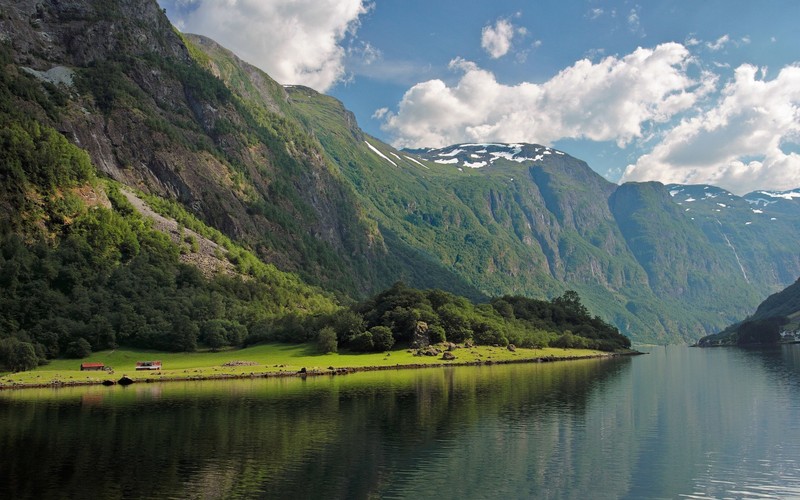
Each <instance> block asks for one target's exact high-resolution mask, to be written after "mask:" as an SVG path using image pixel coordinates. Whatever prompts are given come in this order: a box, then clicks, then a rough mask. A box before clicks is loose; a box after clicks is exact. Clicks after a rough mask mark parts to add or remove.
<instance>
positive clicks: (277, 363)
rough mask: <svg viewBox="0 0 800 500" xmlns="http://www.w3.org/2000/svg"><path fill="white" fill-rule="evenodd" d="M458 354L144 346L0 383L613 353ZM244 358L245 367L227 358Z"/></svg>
mask: <svg viewBox="0 0 800 500" xmlns="http://www.w3.org/2000/svg"><path fill="white" fill-rule="evenodd" d="M453 354H454V355H455V356H456V359H455V360H453V361H446V360H443V359H441V355H439V356H414V354H413V352H411V351H410V350H407V349H396V350H392V351H390V352H386V353H349V352H340V353H329V354H320V353H319V352H318V350H317V347H316V345H314V344H279V343H274V344H262V345H258V346H253V347H248V348H245V349H230V350H224V351H218V352H211V351H201V352H195V353H164V352H156V351H148V350H141V349H128V348H125V349H115V350H112V351H101V352H97V353H93V354H92V355H91V356H89V357H87V358H84V359H56V360H53V361H51V362H50V363H49V364H47V365H44V366H40V367H38V368H36V369H35V370H31V371H25V372H18V373H0V388H9V387H25V386H41V385H49V384H55V383H65V384H83V383H100V382H102V381H103V380H118V379H119V378H120V377H122V376H123V375H127V376H128V377H130V378H132V379H133V380H137V381H144V380H173V379H187V378H216V377H226V376H248V375H250V374H252V375H264V374H278V375H280V374H286V375H290V374H296V373H297V372H299V371H300V370H301V369H302V368H305V369H306V370H307V371H320V372H327V371H329V370H328V368H329V367H333V368H352V369H356V370H358V369H365V368H371V367H392V366H398V367H407V366H409V365H440V366H446V365H452V364H467V363H475V362H484V363H485V362H489V361H491V362H494V363H497V362H515V361H520V362H522V361H526V360H535V359H537V358H548V357H554V358H559V359H566V358H577V357H588V356H608V355H609V353H607V352H601V351H594V350H588V349H560V348H544V349H524V348H517V350H516V352H511V351H509V350H508V349H506V348H504V347H489V346H476V347H470V348H459V349H456V350H455V351H453ZM153 360H160V361H161V362H162V366H163V369H162V370H161V371H159V372H156V371H138V372H137V371H136V370H135V367H136V362H137V361H153ZM91 362H98V363H104V364H105V365H106V367H110V368H111V369H112V371H83V372H82V371H80V365H81V363H91ZM231 362H244V363H247V364H246V365H245V364H243V365H241V366H225V365H226V363H231Z"/></svg>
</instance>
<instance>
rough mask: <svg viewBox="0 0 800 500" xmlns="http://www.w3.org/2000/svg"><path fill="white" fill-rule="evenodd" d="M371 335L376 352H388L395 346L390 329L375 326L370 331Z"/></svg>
mask: <svg viewBox="0 0 800 500" xmlns="http://www.w3.org/2000/svg"><path fill="white" fill-rule="evenodd" d="M369 333H370V334H372V344H373V349H374V350H375V351H378V352H383V351H388V350H389V349H391V348H392V346H393V345H394V336H393V335H392V330H391V329H390V328H389V327H386V326H373V327H372V328H370V329H369Z"/></svg>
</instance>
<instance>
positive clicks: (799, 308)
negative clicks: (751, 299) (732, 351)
mask: <svg viewBox="0 0 800 500" xmlns="http://www.w3.org/2000/svg"><path fill="white" fill-rule="evenodd" d="M798 331H800V280H797V281H795V282H794V283H793V284H792V285H790V286H788V287H786V288H785V289H783V290H781V291H780V292H778V293H775V294H772V295H770V296H769V297H767V298H766V300H764V302H762V303H761V304H759V306H758V308H757V309H756V312H755V313H753V314H752V315H751V316H749V317H747V318H746V319H745V320H744V321H741V322H738V323H735V324H733V325H730V326H729V327H727V328H725V329H724V330H723V331H721V332H720V333H717V334H714V335H708V336H706V337H703V338H701V339H700V340H699V341H698V342H697V345H698V346H700V347H711V346H719V345H736V344H738V345H749V344H773V343H776V342H779V341H781V340H784V339H783V338H782V334H783V333H785V332H792V333H790V335H791V337H790V338H789V340H791V341H794V340H797V339H796V337H797V333H796V332H798Z"/></svg>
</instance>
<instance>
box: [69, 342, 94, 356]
mask: <svg viewBox="0 0 800 500" xmlns="http://www.w3.org/2000/svg"><path fill="white" fill-rule="evenodd" d="M91 353H92V345H91V344H90V343H89V341H88V340H86V339H85V338H83V337H80V338H78V339H75V340H73V341H72V342H70V343H69V344H67V350H66V352H65V354H66V355H67V357H69V358H75V359H80V358H85V357H87V356H89V355H90V354H91Z"/></svg>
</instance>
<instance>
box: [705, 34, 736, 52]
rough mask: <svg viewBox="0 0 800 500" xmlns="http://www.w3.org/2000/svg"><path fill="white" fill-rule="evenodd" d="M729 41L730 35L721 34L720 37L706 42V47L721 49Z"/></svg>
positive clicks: (715, 49)
mask: <svg viewBox="0 0 800 500" xmlns="http://www.w3.org/2000/svg"><path fill="white" fill-rule="evenodd" d="M730 41H731V37H730V36H728V35H722V36H721V37H719V38H717V39H716V41H714V42H706V47H708V49H709V50H713V51H717V50H722V49H723V48H725V46H726V45H727V44H728V42H730Z"/></svg>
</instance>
